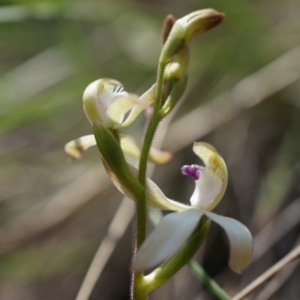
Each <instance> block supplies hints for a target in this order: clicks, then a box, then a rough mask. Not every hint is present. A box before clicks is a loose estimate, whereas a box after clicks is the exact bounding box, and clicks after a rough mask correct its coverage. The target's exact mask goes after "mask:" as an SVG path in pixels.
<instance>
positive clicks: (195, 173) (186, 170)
mask: <svg viewBox="0 0 300 300" xmlns="http://www.w3.org/2000/svg"><path fill="white" fill-rule="evenodd" d="M200 170H201V167H200V166H198V165H190V166H188V165H185V166H183V167H182V168H181V172H182V174H183V175H189V176H192V177H193V178H194V179H195V180H198V179H199V178H200Z"/></svg>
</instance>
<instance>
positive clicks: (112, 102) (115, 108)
mask: <svg viewBox="0 0 300 300" xmlns="http://www.w3.org/2000/svg"><path fill="white" fill-rule="evenodd" d="M154 92H155V86H152V87H151V88H150V89H149V90H148V91H147V92H145V93H144V94H143V95H142V96H141V97H139V96H137V95H134V94H129V93H127V92H126V91H125V90H124V88H123V85H122V84H121V83H120V82H119V81H117V80H114V79H108V78H102V79H98V80H96V81H94V82H92V83H91V84H89V85H88V87H87V88H86V89H85V91H84V93H83V107H84V112H85V114H86V116H87V118H88V120H89V122H90V123H91V124H92V125H93V124H94V122H95V121H97V122H101V123H102V124H104V126H105V127H107V128H109V129H113V130H118V131H119V130H123V129H126V128H127V127H128V126H130V125H131V124H132V122H133V121H134V120H135V119H136V118H137V117H138V116H139V114H140V113H141V112H142V111H143V110H144V109H145V108H147V107H149V106H150V105H151V104H152V103H153V100H154ZM129 111H130V112H129ZM128 112H129V114H128V116H127V117H126V118H125V115H126V114H127V113H128ZM119 137H120V145H121V148H122V150H123V152H124V153H126V154H128V155H130V156H132V157H135V158H138V157H139V156H140V153H141V145H140V143H139V142H138V141H137V140H135V139H134V138H133V137H131V136H129V135H121V134H120V136H119ZM96 145H97V143H96V139H95V136H94V135H93V134H91V135H85V136H82V137H80V138H77V139H75V140H73V141H70V142H68V143H67V144H66V145H65V152H66V153H67V154H68V155H69V156H70V158H71V159H73V160H75V159H80V158H81V157H82V154H83V153H84V152H85V151H86V150H88V149H89V148H90V147H92V146H96ZM171 158H172V154H171V153H170V152H167V151H160V150H158V149H155V148H154V147H152V148H151V150H150V154H149V160H150V161H152V162H154V163H157V164H164V163H167V162H169V161H170V160H171Z"/></svg>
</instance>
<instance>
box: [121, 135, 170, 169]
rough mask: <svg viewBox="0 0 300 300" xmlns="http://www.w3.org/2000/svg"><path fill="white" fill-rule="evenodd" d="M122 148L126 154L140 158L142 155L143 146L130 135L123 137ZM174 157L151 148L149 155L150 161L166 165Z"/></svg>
mask: <svg viewBox="0 0 300 300" xmlns="http://www.w3.org/2000/svg"><path fill="white" fill-rule="evenodd" d="M120 141H121V148H122V149H123V151H124V152H125V153H126V154H129V155H131V156H133V157H136V158H139V157H140V155H141V146H140V145H139V143H138V142H137V140H136V139H134V138H133V137H131V136H129V135H121V136H120ZM172 157H173V155H172V153H170V152H167V151H161V150H158V149H156V148H154V147H151V149H150V153H149V160H150V161H152V162H154V163H156V164H165V163H167V162H169V161H170V160H171V159H172Z"/></svg>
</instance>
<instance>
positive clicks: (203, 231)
mask: <svg viewBox="0 0 300 300" xmlns="http://www.w3.org/2000/svg"><path fill="white" fill-rule="evenodd" d="M210 223H211V222H210V220H206V219H205V218H203V219H202V220H201V221H200V223H199V225H198V227H197V229H196V231H195V233H194V234H193V235H192V236H191V237H190V238H189V240H188V241H187V243H186V244H185V245H184V246H183V247H182V248H181V249H180V250H179V251H177V253H176V254H174V255H173V256H172V257H170V258H169V259H168V260H166V261H165V262H164V263H163V264H161V265H160V266H159V267H158V268H157V269H155V270H154V271H153V272H151V273H150V274H149V275H147V276H145V277H144V280H145V283H144V284H145V287H146V289H147V290H148V292H151V291H153V290H154V289H156V288H158V287H159V286H161V285H162V284H164V283H165V282H166V281H167V280H169V279H170V278H171V277H172V276H173V275H174V274H175V273H177V272H178V271H179V270H180V269H181V268H182V267H183V266H184V265H185V264H186V263H187V262H188V261H189V260H190V259H191V257H193V255H194V254H195V253H196V252H197V250H198V248H199V247H200V245H201V244H202V242H203V241H204V239H205V237H206V235H207V233H208V230H209V228H210Z"/></svg>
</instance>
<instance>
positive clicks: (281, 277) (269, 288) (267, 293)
mask: <svg viewBox="0 0 300 300" xmlns="http://www.w3.org/2000/svg"><path fill="white" fill-rule="evenodd" d="M299 263H300V259H299V258H298V259H296V260H295V261H293V262H291V263H290V264H289V265H288V266H286V268H285V269H284V270H282V271H281V272H280V273H279V274H277V275H276V276H275V277H274V278H273V279H272V280H271V281H270V282H269V283H268V284H267V285H266V286H265V288H264V289H263V290H262V291H261V292H260V293H259V294H258V295H257V296H256V297H255V300H267V299H269V298H270V297H271V296H272V295H273V294H274V293H275V292H276V291H277V290H278V289H279V288H280V287H281V286H282V285H283V284H284V282H285V281H286V280H287V279H288V278H289V277H290V276H291V275H292V273H293V272H294V271H295V269H296V268H297V267H298V266H299Z"/></svg>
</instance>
